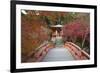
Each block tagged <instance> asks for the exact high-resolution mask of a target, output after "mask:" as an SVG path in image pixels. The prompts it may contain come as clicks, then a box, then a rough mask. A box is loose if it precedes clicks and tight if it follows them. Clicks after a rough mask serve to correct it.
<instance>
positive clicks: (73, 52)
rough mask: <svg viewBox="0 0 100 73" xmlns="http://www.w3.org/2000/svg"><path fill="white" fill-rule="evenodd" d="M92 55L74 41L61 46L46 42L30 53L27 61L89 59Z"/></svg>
mask: <svg viewBox="0 0 100 73" xmlns="http://www.w3.org/2000/svg"><path fill="white" fill-rule="evenodd" d="M89 58H90V56H89V55H88V54H87V53H86V52H85V51H83V50H82V49H81V48H80V47H79V46H77V45H75V44H74V43H72V42H66V43H65V44H64V45H63V46H61V47H55V45H54V44H52V43H49V42H46V43H45V44H43V45H41V46H40V47H39V48H38V49H37V50H36V51H35V52H32V53H30V55H29V59H27V62H49V61H72V60H88V59H89Z"/></svg>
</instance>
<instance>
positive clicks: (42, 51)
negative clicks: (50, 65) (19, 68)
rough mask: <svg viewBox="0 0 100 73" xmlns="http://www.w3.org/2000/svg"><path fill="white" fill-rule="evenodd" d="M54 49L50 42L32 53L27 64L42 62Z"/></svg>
mask: <svg viewBox="0 0 100 73" xmlns="http://www.w3.org/2000/svg"><path fill="white" fill-rule="evenodd" d="M53 47H54V46H53V44H52V43H49V42H46V43H44V44H42V45H41V46H39V47H38V48H36V50H35V51H32V52H31V53H30V54H29V57H28V59H27V61H26V62H39V61H41V60H42V59H43V58H44V56H45V55H46V54H47V53H48V51H49V50H50V49H52V48H53Z"/></svg>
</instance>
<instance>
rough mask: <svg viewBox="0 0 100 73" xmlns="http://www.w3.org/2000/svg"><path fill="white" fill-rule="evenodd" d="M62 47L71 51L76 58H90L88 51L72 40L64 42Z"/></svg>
mask: <svg viewBox="0 0 100 73" xmlns="http://www.w3.org/2000/svg"><path fill="white" fill-rule="evenodd" d="M64 47H65V48H67V49H68V50H69V51H70V52H71V54H72V55H73V56H74V58H75V59H76V60H86V59H89V58H90V56H89V54H88V53H86V52H85V51H84V50H82V49H81V48H80V47H79V46H77V45H76V44H74V43H72V42H66V43H65V45H64Z"/></svg>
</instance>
